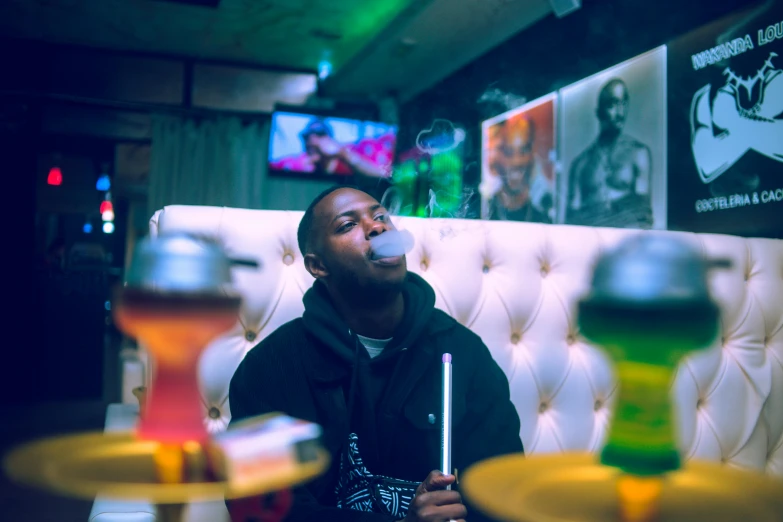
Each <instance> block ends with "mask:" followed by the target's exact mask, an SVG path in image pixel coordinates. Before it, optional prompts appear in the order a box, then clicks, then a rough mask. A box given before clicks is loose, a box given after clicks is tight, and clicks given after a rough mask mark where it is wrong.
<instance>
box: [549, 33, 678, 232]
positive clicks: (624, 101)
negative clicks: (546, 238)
mask: <svg viewBox="0 0 783 522" xmlns="http://www.w3.org/2000/svg"><path fill="white" fill-rule="evenodd" d="M560 100H561V101H560V104H561V105H560V114H561V117H560V125H561V129H562V131H561V134H560V135H561V142H560V154H561V158H562V167H563V174H562V175H561V176H560V177H559V178H560V179H559V183H558V191H557V194H558V212H557V216H558V222H559V223H569V224H575V225H588V226H601V227H617V228H656V229H665V228H666V109H665V108H666V47H659V48H656V49H654V50H652V51H650V52H648V53H645V54H642V55H640V56H637V57H635V58H632V59H631V60H628V61H626V62H623V63H621V64H619V65H616V66H614V67H612V68H610V69H606V70H604V71H602V72H600V73H598V74H595V75H593V76H591V77H589V78H585V79H584V80H581V81H579V82H577V83H574V84H572V85H570V86H568V87H565V88H563V89H562V90H561V98H560Z"/></svg>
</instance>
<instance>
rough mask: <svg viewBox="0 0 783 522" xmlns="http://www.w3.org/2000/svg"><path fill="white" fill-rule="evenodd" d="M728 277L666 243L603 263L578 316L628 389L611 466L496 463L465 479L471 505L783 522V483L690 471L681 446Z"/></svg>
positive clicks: (579, 517) (555, 460) (550, 512)
mask: <svg viewBox="0 0 783 522" xmlns="http://www.w3.org/2000/svg"><path fill="white" fill-rule="evenodd" d="M729 265H730V263H728V262H727V261H707V260H705V259H703V258H702V256H701V255H700V253H699V251H698V250H696V249H694V248H693V247H691V245H690V244H688V243H686V242H684V241H682V240H680V239H677V238H674V237H671V236H668V237H667V236H662V235H657V234H639V235H635V236H632V237H629V238H628V239H626V240H625V241H623V242H621V243H620V245H619V246H618V247H617V248H616V249H615V250H613V251H611V252H609V253H607V254H605V255H603V256H602V257H601V258H600V259H599V260H598V263H597V265H596V267H595V270H594V273H593V280H592V288H591V290H590V292H589V294H588V295H587V296H586V297H585V298H584V299H583V300H582V301H581V302H580V303H579V309H578V323H579V327H580V329H581V331H582V333H583V335H584V336H585V337H586V338H587V339H588V340H590V341H591V342H593V343H595V344H597V345H599V346H601V347H602V348H603V349H604V350H605V351H606V352H607V353H608V354H609V356H610V357H611V358H612V360H613V361H614V363H615V369H616V371H617V376H618V380H619V384H618V386H619V394H618V397H617V405H616V410H615V413H614V417H613V419H612V423H611V426H610V428H609V434H608V440H607V443H606V445H605V447H604V448H603V451H602V453H601V455H600V462H596V461H595V458H594V457H593V456H592V455H588V454H570V455H569V454H565V455H541V456H539V455H535V456H530V457H527V458H525V457H523V456H511V457H501V458H497V459H492V460H489V461H486V462H484V463H481V464H478V465H477V466H475V467H474V469H472V470H469V471H468V472H467V473H466V474H465V475H464V476H463V480H462V482H463V484H462V490H463V492H464V493H465V494H466V496H467V497H468V498H469V499H471V500H472V501H473V502H474V503H475V504H476V505H477V506H479V507H480V508H483V509H484V510H486V511H487V513H489V514H491V515H493V516H495V517H497V518H499V519H501V520H506V521H520V522H523V521H524V522H566V521H580V522H589V521H595V522H599V521H600V522H608V521H622V522H653V521H658V522H674V521H677V522H702V521H704V522H706V521H709V522H719V521H727V522H729V521H732V522H733V521H741V522H762V521H764V522H767V521H769V522H774V521H778V522H780V521H782V520H783V481H780V480H776V479H773V478H771V477H766V476H764V475H762V474H760V473H756V472H751V471H741V470H737V469H733V468H730V467H728V466H724V465H719V464H712V463H705V462H695V461H691V462H689V463H687V464H686V465H685V466H684V467H682V464H681V460H680V455H679V452H678V450H677V446H676V442H675V426H674V423H673V415H672V405H671V399H670V395H669V394H670V387H671V384H672V381H673V378H674V375H675V372H676V369H677V365H678V364H679V362H680V361H681V360H682V358H683V357H684V356H685V355H686V354H688V353H689V352H693V351H696V350H704V349H706V348H707V347H709V346H710V345H711V344H712V342H713V341H714V340H715V338H716V337H717V335H718V331H719V310H718V308H717V306H716V304H715V303H714V302H713V300H712V299H711V297H710V295H709V290H708V284H707V276H708V272H709V270H711V269H714V268H719V267H728V266H729Z"/></svg>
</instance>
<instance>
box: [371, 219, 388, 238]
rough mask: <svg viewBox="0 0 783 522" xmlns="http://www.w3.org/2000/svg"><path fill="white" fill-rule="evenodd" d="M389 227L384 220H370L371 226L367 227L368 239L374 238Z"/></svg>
mask: <svg viewBox="0 0 783 522" xmlns="http://www.w3.org/2000/svg"><path fill="white" fill-rule="evenodd" d="M388 229H389V227H388V226H387V225H386V223H384V222H383V221H375V220H372V221H370V224H369V227H368V228H366V230H367V233H366V236H367V239H370V238H373V237H375V236H377V235H379V234H383V233H384V232H386V231H387V230H388Z"/></svg>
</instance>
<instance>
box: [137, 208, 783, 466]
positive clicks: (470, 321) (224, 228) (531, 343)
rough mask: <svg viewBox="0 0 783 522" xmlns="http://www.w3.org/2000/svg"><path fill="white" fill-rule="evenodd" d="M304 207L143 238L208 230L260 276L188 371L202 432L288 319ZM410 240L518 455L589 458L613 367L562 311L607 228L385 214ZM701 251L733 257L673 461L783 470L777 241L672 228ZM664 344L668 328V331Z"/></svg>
mask: <svg viewBox="0 0 783 522" xmlns="http://www.w3.org/2000/svg"><path fill="white" fill-rule="evenodd" d="M301 216H302V212H285V211H265V210H245V209H232V208H219V207H198V206H169V207H166V208H165V209H163V210H161V211H158V212H157V213H156V214H155V215H154V216H153V218H152V220H151V234H152V235H155V234H161V233H169V232H172V231H183V232H190V233H199V234H202V235H206V236H211V237H213V238H216V239H218V240H219V241H220V243H221V244H222V245H223V246H224V247H225V248H226V249H227V251H228V252H229V253H230V254H231V255H232V256H236V257H246V258H253V259H255V260H257V261H258V262H259V263H260V264H261V269H259V270H251V269H247V268H242V267H237V268H235V269H234V273H233V277H234V283H235V286H236V287H237V288H238V289H239V291H240V292H241V293H242V295H243V297H244V304H243V308H242V311H241V314H240V317H239V318H238V321H237V324H236V326H235V327H234V328H233V330H231V331H230V332H228V333H227V334H226V335H225V336H223V337H222V338H220V339H219V340H217V341H216V342H214V343H213V344H211V345H210V346H209V347H208V348H207V350H206V352H205V353H204V355H203V357H202V359H201V362H200V370H199V371H200V379H201V389H202V393H203V401H204V404H205V409H204V415H205V419H206V420H205V421H206V422H207V424H208V426H209V429H210V430H213V431H218V430H222V429H224V428H225V427H226V425H227V423H228V421H229V419H230V416H231V408H230V404H229V403H228V385H229V381H230V379H231V376H232V375H233V373H234V371H235V369H236V368H237V365H238V364H239V363H240V361H241V360H242V358H243V357H244V356H245V354H246V353H247V351H248V350H250V349H251V348H252V347H253V346H255V345H256V344H257V343H258V342H259V341H260V340H261V339H263V338H264V337H265V336H267V335H268V334H269V333H271V332H272V331H273V330H275V329H276V328H277V327H278V326H280V325H282V324H284V323H286V322H288V321H290V320H291V319H294V318H296V317H298V316H300V315H301V313H302V311H303V305H302V295H303V294H304V292H305V291H306V290H307V289H308V288H309V287H310V286H311V284H312V282H313V279H312V277H311V276H310V275H309V274H308V273H307V272H306V271H305V268H304V265H303V262H302V256H301V254H300V252H299V249H298V247H297V241H296V229H297V226H298V224H299V220H300V219H301ZM395 222H396V224H397V226H398V227H402V228H405V229H407V230H409V231H411V232H412V233H413V235H414V236H415V238H416V246H415V249H414V250H413V252H412V253H410V254H409V255H408V268H409V270H411V271H413V272H415V273H417V274H419V275H421V276H422V277H423V278H424V279H425V280H427V281H428V282H429V284H430V285H432V287H433V288H434V289H435V292H436V294H437V303H436V306H437V307H438V308H440V309H442V310H444V311H445V312H447V313H449V314H450V315H451V316H453V317H454V318H456V319H457V320H458V321H460V322H461V323H462V324H464V325H466V326H467V327H469V328H470V329H472V330H473V331H474V332H476V333H477V334H478V335H480V336H481V338H482V339H483V340H484V343H485V344H486V345H487V346H488V347H489V349H490V351H491V352H492V354H493V356H494V358H495V359H496V361H497V362H498V364H499V365H500V367H501V368H502V369H503V370H504V371H505V373H506V375H507V377H508V380H509V382H510V385H511V395H512V399H513V402H514V404H515V406H516V408H517V410H518V411H519V416H520V418H521V421H522V430H521V434H520V435H521V437H522V441H523V443H524V445H525V450H526V452H527V453H529V454H537V453H548V452H562V451H592V452H594V451H597V450H599V449H600V448H601V446H602V444H603V442H604V439H605V435H606V431H607V427H608V423H609V420H610V415H611V412H612V406H613V402H614V398H615V396H616V393H615V386H616V383H615V379H614V376H613V373H612V366H611V364H610V362H609V360H608V358H607V357H606V356H605V355H604V353H603V352H602V351H601V350H600V349H598V348H596V347H594V346H591V345H590V344H589V343H587V342H586V341H585V340H584V339H583V338H582V337H581V336H580V333H579V331H578V330H577V328H576V326H575V321H574V319H575V313H574V312H575V305H576V302H577V300H578V299H579V298H580V297H581V296H582V295H583V294H584V293H585V291H586V290H587V288H588V285H589V282H590V276H591V269H592V267H593V264H594V262H595V260H596V258H597V256H598V255H599V253H601V252H602V251H605V250H606V249H607V248H609V247H611V246H612V245H614V244H615V243H617V241H618V240H619V239H621V238H622V237H624V236H626V235H627V234H633V233H645V234H675V232H638V231H628V230H619V229H605V228H586V227H575V226H563V225H538V224H530V223H516V222H489V221H474V220H453V219H449V220H447V219H422V218H404V217H402V218H396V219H395ZM677 234H680V235H681V236H682V237H685V238H687V239H688V240H690V241H693V242H695V243H696V244H697V245H698V246H699V248H700V249H701V250H702V251H703V252H704V253H705V254H706V255H708V256H715V257H722V258H724V257H725V258H730V259H731V260H732V261H733V267H732V268H731V269H728V270H718V271H715V272H714V273H713V274H712V275H711V278H710V285H711V290H712V292H713V296H714V298H715V299H716V300H717V302H718V303H719V305H720V308H721V313H722V318H721V332H722V335H721V337H720V338H719V339H718V340H717V341H716V342H715V344H714V346H713V347H712V348H710V349H709V350H707V351H705V352H702V353H699V354H696V355H692V356H690V357H688V358H687V359H686V360H685V361H684V362H683V363H682V364H681V365H680V368H679V370H678V372H677V377H676V379H675V382H674V384H673V388H672V394H673V396H674V397H675V410H676V418H677V421H678V440H679V443H680V447H681V450H682V452H683V455H684V456H685V457H686V458H688V459H690V458H698V459H705V460H709V461H722V462H728V463H730V464H733V465H737V466H742V467H749V468H753V469H757V470H766V472H768V473H772V474H775V475H783V241H778V240H767V239H744V238H738V237H731V236H721V235H702V234H685V233H677ZM671 334H672V336H675V335H677V332H671Z"/></svg>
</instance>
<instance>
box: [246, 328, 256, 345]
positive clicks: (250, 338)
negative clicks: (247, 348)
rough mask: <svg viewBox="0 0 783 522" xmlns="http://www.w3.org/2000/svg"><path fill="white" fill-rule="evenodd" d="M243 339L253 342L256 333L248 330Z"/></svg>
mask: <svg viewBox="0 0 783 522" xmlns="http://www.w3.org/2000/svg"><path fill="white" fill-rule="evenodd" d="M245 339H246V340H247V341H249V342H251V343H252V342H253V341H255V340H256V333H255V332H254V331H252V330H248V331H246V332H245Z"/></svg>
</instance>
